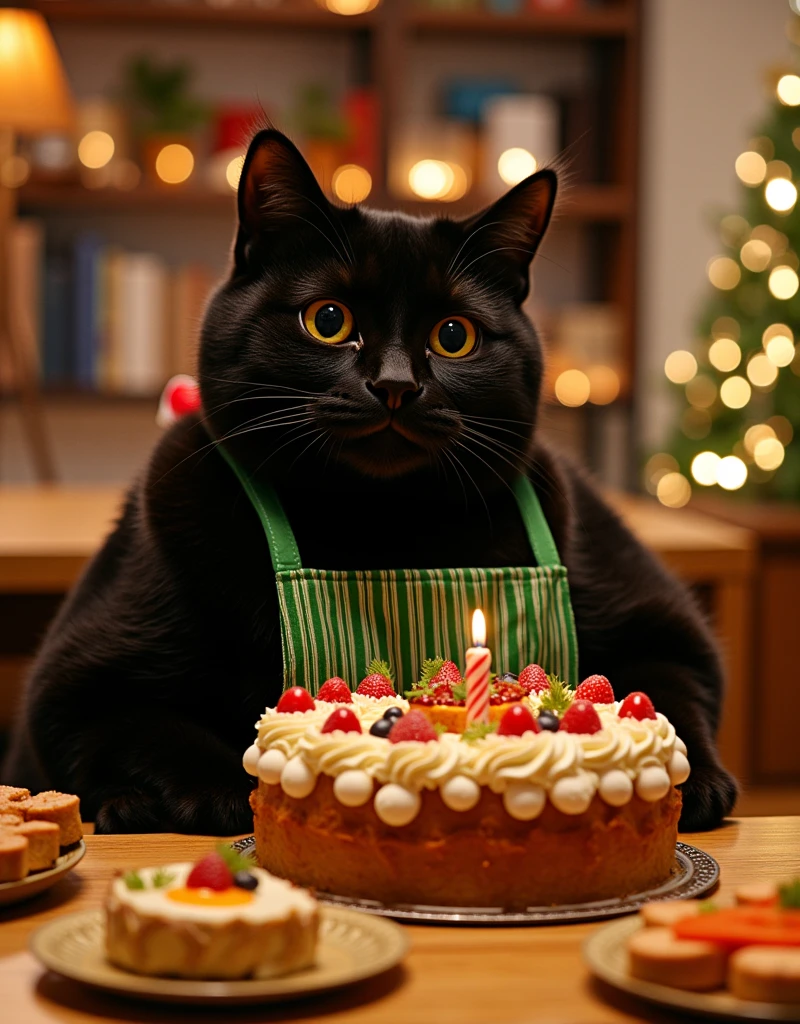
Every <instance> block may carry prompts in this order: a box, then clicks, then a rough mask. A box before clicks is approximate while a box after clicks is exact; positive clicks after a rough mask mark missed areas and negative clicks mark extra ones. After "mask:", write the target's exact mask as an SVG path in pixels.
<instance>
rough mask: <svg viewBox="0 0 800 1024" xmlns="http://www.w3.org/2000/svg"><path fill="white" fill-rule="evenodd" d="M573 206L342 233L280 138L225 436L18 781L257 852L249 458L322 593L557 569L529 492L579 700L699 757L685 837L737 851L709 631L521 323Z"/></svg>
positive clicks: (113, 583)
mask: <svg viewBox="0 0 800 1024" xmlns="http://www.w3.org/2000/svg"><path fill="white" fill-rule="evenodd" d="M555 193H556V175H555V174H554V173H553V172H552V171H549V170H545V171H541V172H539V173H537V174H534V175H533V176H532V177H530V178H528V179H526V180H525V181H523V182H522V183H520V184H519V185H517V186H516V187H514V188H513V189H512V190H511V191H510V192H509V193H507V195H506V196H504V197H503V198H502V199H500V200H499V201H498V202H497V203H495V205H494V206H492V207H491V208H490V209H489V210H488V211H486V212H485V213H483V214H482V215H479V216H476V217H474V218H471V219H469V220H465V221H453V220H450V219H448V218H446V217H435V218H432V219H418V218H412V217H408V216H404V215H402V214H392V213H381V212H377V211H371V210H364V209H360V208H353V209H339V208H337V207H334V206H332V205H331V204H330V203H329V202H328V201H327V200H326V199H325V197H324V195H323V193H322V192H321V190H320V189H319V187H318V185H317V183H316V182H315V180H314V178H313V175H312V174H311V171H310V170H309V168H308V166H307V165H306V164H305V162H304V161H303V159H302V157H301V156H300V154H299V153H298V151H297V150H296V148H295V147H294V146H293V145H292V144H291V143H290V142H289V141H288V140H287V139H286V138H285V137H284V136H283V135H281V134H280V133H279V132H277V131H275V130H273V129H268V130H264V131H261V132H259V133H258V134H257V135H256V137H255V138H254V139H253V141H252V144H251V146H250V149H249V152H248V155H247V160H246V162H245V166H244V171H243V175H242V179H241V187H240V190H239V227H238V232H237V235H236V240H235V245H234V250H233V266H232V270H231V274H230V277H229V278H228V280H227V281H225V282H224V284H223V285H222V286H221V287H220V288H219V289H218V291H217V292H216V294H215V295H214V297H213V299H212V300H211V302H210V305H209V308H208V311H207V313H206V317H205V323H204V327H203V332H202V345H201V354H200V380H201V390H202V397H203V409H204V415H203V416H202V417H192V418H188V419H186V420H184V421H183V422H180V423H178V424H177V425H176V426H175V427H174V428H173V429H172V430H170V432H169V433H168V434H167V435H166V436H165V437H164V439H163V440H162V441H161V443H160V444H159V445H158V446H157V448H156V450H155V452H154V453H153V456H152V458H151V460H150V463H149V466H148V467H147V469H146V471H145V473H144V474H143V476H142V478H141V479H140V480H139V481H138V482H137V483H136V484H135V485H134V486H133V488H132V489H131V491H130V492H129V494H128V497H127V500H126V502H125V507H124V510H123V512H122V514H121V517H120V520H119V523H118V525H117V527H116V529H115V530H114V532H113V533H112V534H111V536H110V537H109V539H108V541H107V542H106V544H105V546H104V547H103V549H102V550H101V551H100V552H99V553H98V555H97V556H96V557H95V558H94V560H93V561H92V563H91V564H90V566H89V567H88V569H87V571H86V572H85V574H84V576H83V578H82V580H81V581H80V583H79V584H78V586H77V587H76V588H75V590H74V592H73V593H72V594H71V596H70V597H69V599H68V600H67V602H66V604H65V605H64V607H63V608H62V610H61V612H60V614H59V615H58V617H57V619H56V621H55V622H54V623H53V625H52V627H51V629H50V631H49V634H48V636H47V638H46V640H45V642H44V645H43V647H42V650H41V652H40V654H39V657H38V659H37V661H36V664H35V667H34V669H33V672H32V674H31V677H30V680H29V683H28V687H27V692H26V695H25V700H24V706H23V708H22V712H21V715H20V720H19V723H18V726H17V729H16V732H15V735H14V737H13V741H12V749H11V751H10V754H9V759H8V762H7V764H6V766H5V770H4V778H3V781H5V782H9V783H14V784H21V785H26V786H31V787H44V786H52V787H57V788H59V789H63V790H68V791H72V792H77V793H79V794H80V796H81V799H82V802H83V809H84V813H85V814H86V815H87V816H88V817H93V818H95V819H96V823H97V829H98V831H100V832H127V831H139V832H141V831H151V830H178V831H186V832H209V833H220V834H230V833H236V832H243V831H246V830H248V829H249V828H250V827H251V825H252V817H251V815H250V811H249V808H248V802H247V798H248V794H249V789H250V781H249V778H248V777H247V776H246V775H245V773H244V771H243V770H242V752H243V751H244V749H245V747H246V746H247V745H248V744H249V743H250V742H251V740H252V736H253V725H254V722H255V721H256V719H257V718H258V716H259V715H260V713H261V711H262V710H263V708H264V706H265V705H267V704H274V703H275V702H276V700H277V697H278V695H279V692H280V690H281V673H282V662H281V645H280V631H279V625H278V610H277V600H276V589H275V582H274V576H273V572H272V566H271V563H270V557H269V553H268V550H267V545H266V542H265V538H264V534H263V531H262V528H261V526H260V524H259V521H258V518H257V517H256V514H255V512H254V510H253V508H252V506H251V504H250V501H249V500H248V498H247V497H246V495H245V494H244V492H243V490H242V488H241V486H240V484H239V483H238V482H237V480H236V478H235V476H234V475H233V473H232V471H231V469H230V468H229V467H228V465H227V464H226V463H225V462H224V460H223V458H222V456H221V455H220V453H219V452H218V451H217V450H216V447H215V440H218V439H221V438H228V439H229V440H228V441H227V442H226V443H227V444H229V445H230V449H231V451H233V452H234V453H235V455H236V457H237V458H238V460H239V461H240V462H241V464H243V465H244V466H245V467H246V468H248V470H249V471H251V472H258V471H261V472H264V471H268V472H269V474H270V477H271V479H272V480H273V482H274V483H275V485H276V487H277V488H278V490H279V492H280V494H281V497H282V499H283V501H284V504H285V507H286V511H287V513H288V515H289V518H290V521H291V522H292V524H293V526H294V529H295V532H296V535H297V538H298V543H299V547H300V552H301V555H302V557H303V563H304V565H307V566H313V567H316V568H344V569H357V568H391V567H398V566H409V567H419V568H423V567H437V566H464V565H473V566H506V565H531V564H534V563H533V556H532V553H531V551H530V548H529V545H528V541H527V538H526V535H525V532H524V529H523V526H522V522H521V519H520V516H519V513H518V510H517V507H516V505H515V502H514V500H513V498H512V495H511V492H510V489H509V487H508V481H509V480H510V479H512V478H513V476H514V474H516V473H517V472H518V471H519V470H523V471H526V472H528V473H529V474H530V476H531V479H532V481H533V483H534V485H535V487H536V488H537V491H538V492H539V495H540V497H541V501H542V504H543V507H544V510H545V514H546V516H547V518H548V521H549V523H550V524H551V528H552V530H553V534H554V537H555V540H556V543H557V545H558V547H559V551H560V552H561V556H562V559H563V561H564V563H565V564H566V565H567V567H568V569H569V578H570V583H571V589H572V600H573V604H574V610H575V618H576V623H577V631H578V639H579V646H580V667H581V675H582V676H586V675H589V674H591V673H595V672H599V673H603V674H606V675H608V676H609V677H610V678H611V680H612V682H613V685H614V689H615V691H616V694H617V697H618V698H619V697H622V696H623V695H624V694H626V693H629V692H631V691H632V690H639V689H643V690H645V691H646V692H647V693H648V694H650V696H651V697H652V699H653V701H654V703H655V705H656V707H657V708H658V709H659V710H661V711H663V712H664V713H665V714H666V715H667V716H668V717H669V718H670V719H671V720H672V722H673V723H674V724H675V726H676V728H677V730H678V733H679V734H680V735H681V736H682V737H683V738H684V740H685V741H686V744H687V746H688V751H689V758H690V761H691V764H692V774H691V777H690V779H689V780H688V782H687V783H686V784H685V785H684V787H683V793H684V812H683V817H682V826H683V827H684V828H685V829H694V828H706V827H710V826H714V825H716V824H718V823H719V821H720V820H721V818H722V817H723V816H724V815H725V814H727V813H728V812H729V811H730V810H731V808H732V806H733V803H734V800H735V796H736V785H735V783H734V781H733V779H732V778H731V776H730V775H729V774H728V773H727V772H726V771H725V770H724V769H723V768H722V767H721V765H720V763H719V760H718V757H717V754H716V751H715V748H714V733H715V730H716V728H717V724H718V721H719V713H720V703H721V700H722V677H721V671H720V664H719V658H718V655H717V651H716V649H715V647H714V644H713V642H712V640H711V637H710V636H709V633H708V631H707V629H706V627H705V625H704V624H703V620H702V617H701V615H700V613H699V611H698V608H697V607H696V605H695V603H694V601H693V600H692V598H691V597H690V596H689V594H688V593H687V592H686V591H685V590H684V589H683V587H681V586H680V585H679V584H678V583H677V582H676V581H675V580H674V579H672V577H671V576H669V575H668V574H667V573H666V572H665V571H664V569H662V568H661V567H660V565H658V563H657V562H656V561H655V560H654V558H653V557H652V556H651V555H650V554H649V553H648V552H647V551H645V550H644V549H643V548H642V547H641V545H640V544H639V543H638V542H637V541H636V540H635V539H634V538H633V537H632V536H631V534H630V533H629V532H628V531H627V529H626V528H625V527H624V526H623V525H622V524H621V523H620V521H619V520H618V519H617V518H616V516H615V515H614V514H613V513H612V512H611V511H610V510H609V509H608V508H607V507H606V505H605V504H604V503H603V502H602V500H601V499H600V498H599V497H598V496H597V494H596V493H595V491H594V490H593V489H592V487H591V485H590V484H589V482H588V481H587V480H586V479H585V478H584V476H583V475H582V474H581V473H579V472H578V471H577V470H575V469H574V468H573V467H572V466H570V465H569V463H567V462H565V461H564V460H563V459H561V458H560V457H556V456H554V455H553V454H552V453H551V452H550V451H548V450H547V449H546V448H544V447H543V446H541V444H539V443H538V442H537V440H536V437H535V424H536V414H537V406H538V402H539V391H540V384H541V378H542V351H541V347H540V344H539V342H538V340H537V336H536V333H535V331H534V329H533V327H532V326H531V324H530V322H529V321H528V320H527V318H526V317H525V315H524V314H523V312H522V310H521V303H522V302H523V300H524V298H525V296H526V294H527V290H528V270H529V264H530V261H531V258H532V257H533V255H534V253H535V251H536V249H537V246H538V245H539V242H540V241H541V238H542V235H543V234H544V231H545V229H546V228H547V224H548V221H549V219H550V214H551V211H552V207H553V202H554V199H555ZM322 300H333V301H328V302H323V301H322ZM315 304H316V305H315ZM508 667H512V666H508Z"/></svg>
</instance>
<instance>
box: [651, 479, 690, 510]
mask: <svg viewBox="0 0 800 1024" xmlns="http://www.w3.org/2000/svg"><path fill="white" fill-rule="evenodd" d="M691 496H692V485H691V484H690V483H689V481H688V480H687V479H686V477H685V476H684V475H683V474H682V473H665V474H664V476H662V477H661V479H660V480H659V481H658V485H657V486H656V497H657V498H658V500H659V501H660V502H661V504H662V505H666V506H667V508H683V506H684V505H685V504H686V503H687V502H688V501H689V499H690V498H691Z"/></svg>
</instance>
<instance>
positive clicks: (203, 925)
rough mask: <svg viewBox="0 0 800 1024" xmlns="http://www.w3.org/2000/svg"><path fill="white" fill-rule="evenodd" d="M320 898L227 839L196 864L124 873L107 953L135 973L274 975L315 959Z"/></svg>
mask: <svg viewBox="0 0 800 1024" xmlns="http://www.w3.org/2000/svg"><path fill="white" fill-rule="evenodd" d="M317 929H318V912H317V903H316V900H314V899H313V897H312V896H311V895H310V894H309V893H308V892H307V891H306V890H304V889H298V888H295V886H293V885H292V884H291V883H290V882H286V881H284V880H283V879H280V878H275V877H274V875H270V874H268V873H267V872H266V871H264V870H263V869H262V868H259V867H256V866H255V864H254V862H253V861H252V860H251V859H250V858H245V857H241V856H240V855H239V854H237V853H236V852H235V851H234V850H232V849H231V848H230V847H226V846H224V845H223V846H220V847H219V849H218V851H217V852H215V853H210V854H208V855H207V856H205V857H203V858H202V860H200V861H198V862H197V863H196V864H186V863H182V864H167V865H164V866H162V867H157V868H142V869H140V870H138V871H129V872H128V873H127V874H120V875H119V876H118V877H117V878H116V879H115V880H114V881H113V882H112V884H111V891H110V892H109V895H108V898H107V900H106V955H107V956H108V959H109V960H110V961H111V962H112V963H113V964H116V965H117V966H118V967H123V968H125V969H126V970H129V971H135V972H136V973H137V974H151V975H160V976H171V977H177V978H209V979H210V978H228V979H230V978H249V977H257V978H271V977H277V976H278V975H281V974H288V973H289V972H290V971H297V970H301V969H302V968H304V967H309V966H310V965H311V964H313V962H314V957H315V952H316V943H317Z"/></svg>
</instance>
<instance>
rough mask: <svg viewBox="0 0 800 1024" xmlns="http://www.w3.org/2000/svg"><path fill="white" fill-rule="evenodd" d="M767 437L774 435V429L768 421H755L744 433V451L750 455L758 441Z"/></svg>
mask: <svg viewBox="0 0 800 1024" xmlns="http://www.w3.org/2000/svg"><path fill="white" fill-rule="evenodd" d="M768 437H775V431H774V430H773V429H772V427H771V426H770V425H769V424H768V423H756V424H755V425H754V426H752V427H748V428H747V430H746V431H745V433H744V448H745V451H746V452H748V454H750V455H752V454H753V452H754V451H755V450H756V445H757V444H758V443H759V441H763V440H764V439H765V438H768Z"/></svg>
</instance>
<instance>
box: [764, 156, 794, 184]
mask: <svg viewBox="0 0 800 1024" xmlns="http://www.w3.org/2000/svg"><path fill="white" fill-rule="evenodd" d="M773 178H788V179H789V181H791V180H792V169H791V167H790V166H789V165H788V164H787V163H786V161H785V160H770V162H769V163H768V164H767V181H771V180H772V179H773Z"/></svg>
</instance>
